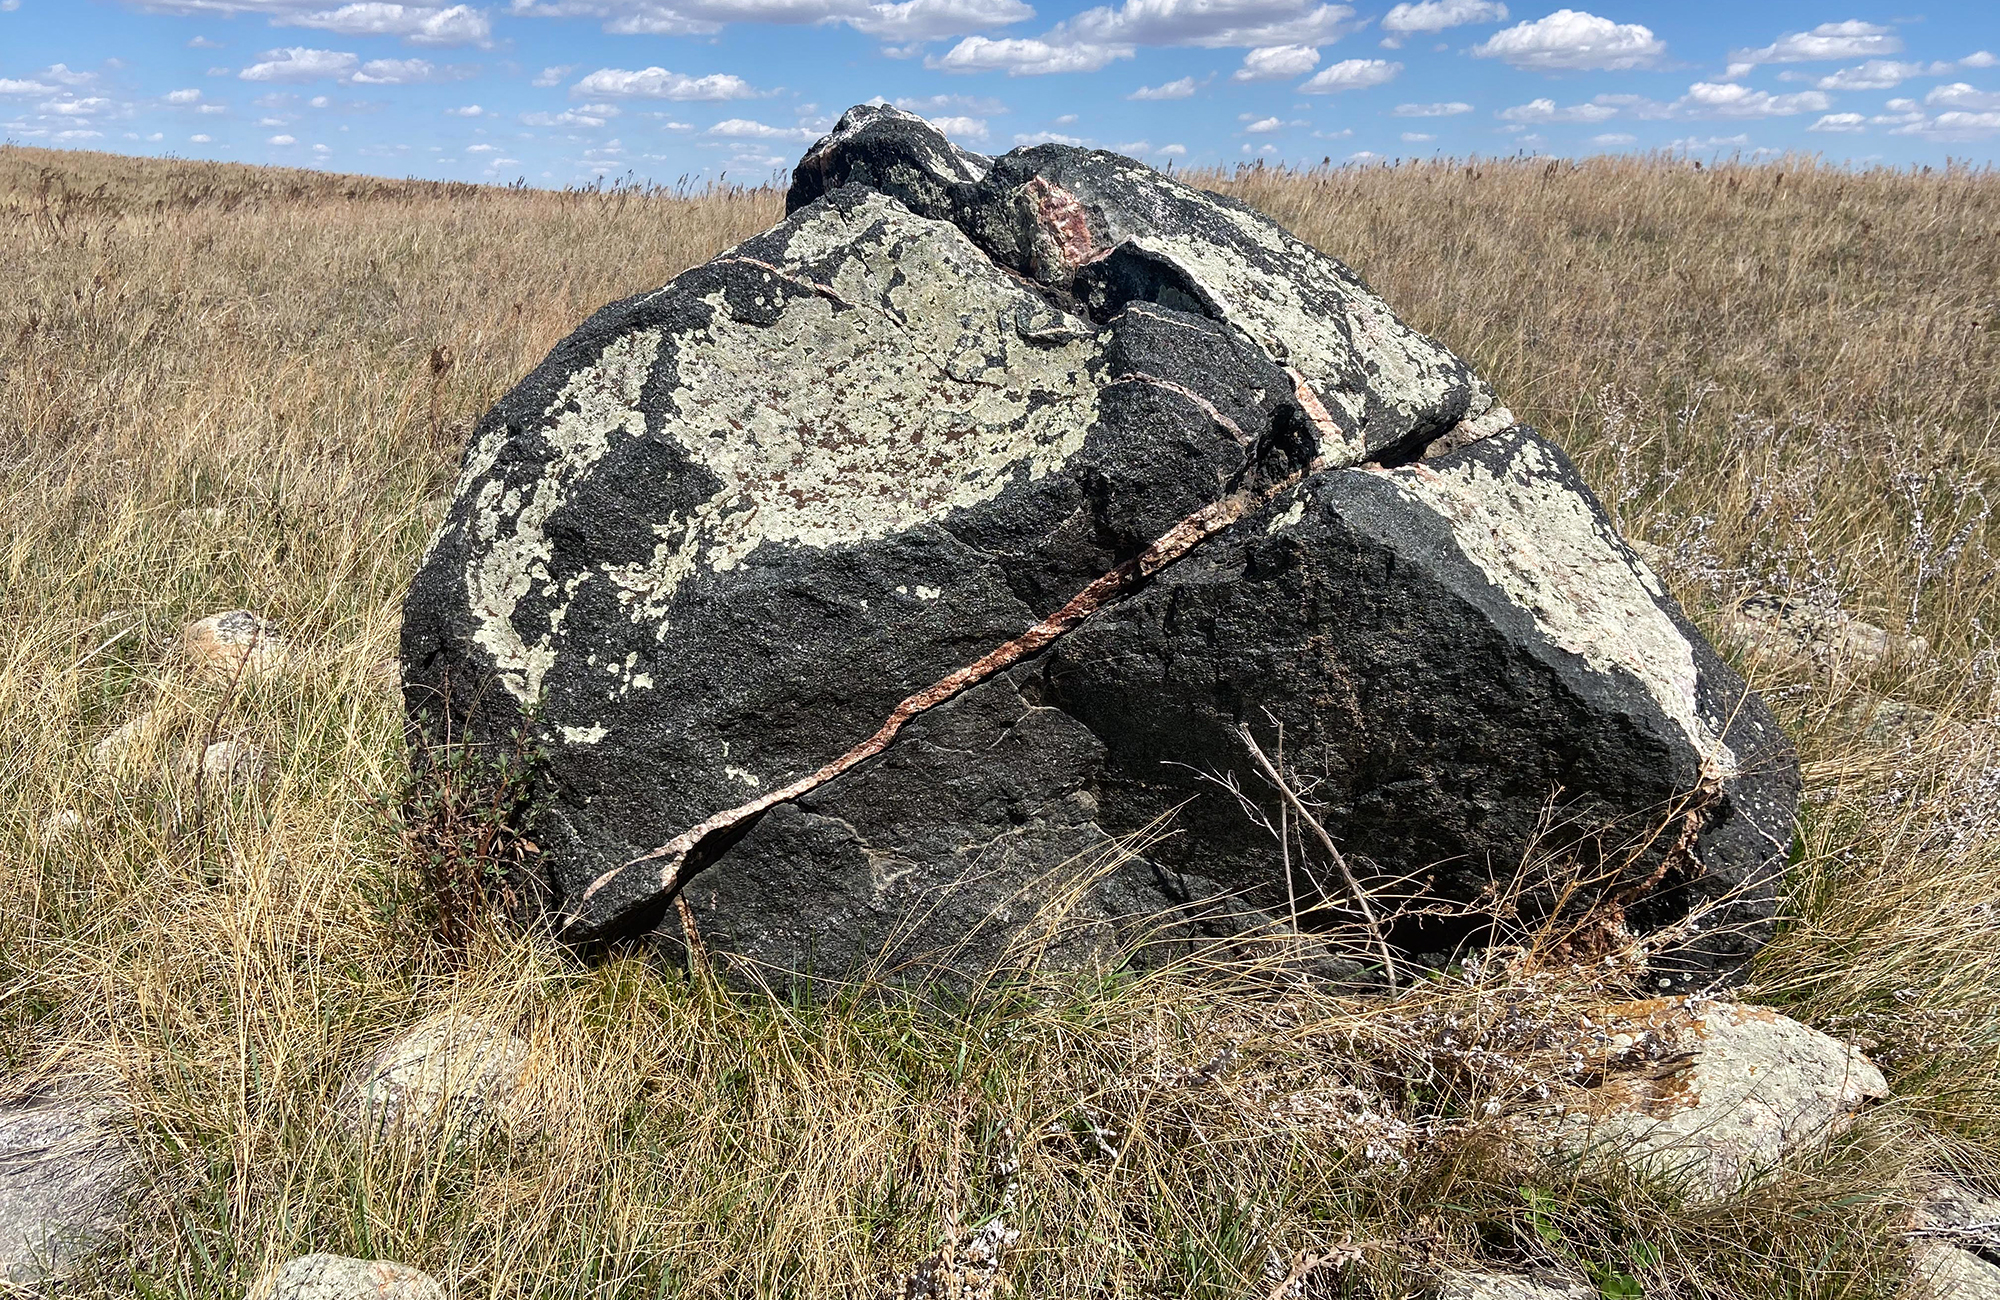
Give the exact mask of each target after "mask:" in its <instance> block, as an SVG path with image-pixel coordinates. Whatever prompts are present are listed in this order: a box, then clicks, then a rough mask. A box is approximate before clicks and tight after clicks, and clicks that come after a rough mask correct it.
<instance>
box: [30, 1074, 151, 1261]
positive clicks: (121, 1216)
mask: <svg viewBox="0 0 2000 1300" xmlns="http://www.w3.org/2000/svg"><path fill="white" fill-rule="evenodd" d="M120 1114H121V1110H120V1107H119V1106H117V1105H115V1104H112V1103H110V1102H106V1101H103V1100H94V1099H90V1098H82V1099H75V1098H60V1097H58V1098H42V1099H38V1100H31V1101H28V1102H25V1103H20V1104H16V1105H12V1106H5V1107H0V1291H4V1290H6V1289H7V1288H8V1286H10V1285H11V1286H18V1287H23V1288H28V1287H33V1286H36V1285H38V1284H40V1283H43V1282H46V1281H48V1280H51V1279H54V1278H59V1277H61V1276H63V1275H64V1274H65V1273H67V1272H68V1271H69V1270H70V1269H72V1268H73V1267H74V1266H75V1265H76V1264H77V1263H78V1262H79V1261H80V1260H82V1259H83V1258H84V1257H86V1256H87V1255H88V1254H89V1253H90V1252H92V1251H93V1250H95V1249H97V1248H98V1247H99V1246H100V1245H102V1244H103V1243H104V1242H105V1241H106V1240H107V1239H108V1238H110V1237H112V1236H114V1235H115V1234H116V1233H117V1232H118V1230H119V1228H120V1227H121V1226H122V1225H123V1224H124V1222H125V1218H126V1214H127V1211H128V1209H129V1207H130V1204H131V1201H132V1198H133V1197H134V1196H135V1195H136V1194H137V1193H138V1191H139V1187H140V1170H139V1164H138V1160H137V1157H136V1156H135V1154H134V1153H133V1151H132V1149H131V1148H130V1147H129V1146H128V1145H127V1144H126V1142H125V1140H124V1138H123V1137H122V1136H121V1134H120V1133H119V1131H118V1126H117V1125H118V1119H119V1116H120Z"/></svg>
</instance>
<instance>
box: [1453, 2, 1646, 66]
mask: <svg viewBox="0 0 2000 1300" xmlns="http://www.w3.org/2000/svg"><path fill="white" fill-rule="evenodd" d="M1472 52H1473V53H1474V54H1476V55H1478V56H1479V57H1480V58H1482V59H1499V60H1501V61H1502V62H1503V63H1507V64H1511V65H1512V66H1514V67H1516V68H1526V69H1529V70H1531V71H1535V72H1570V71H1581V70H1585V69H1596V70H1600V71H1606V72H1619V71H1625V70H1627V69H1631V68H1650V67H1654V66H1655V65H1657V64H1658V63H1659V62H1660V61H1661V60H1662V59H1663V58H1665V57H1666V53H1667V43H1666V42H1665V41H1663V40H1661V39H1660V38H1659V37H1657V36H1655V35H1653V29H1652V28H1650V27H1644V26H1641V25H1640V24H1638V23H1615V22H1612V21H1611V20H1610V19H1609V18H1600V17H1598V16H1597V15H1596V14H1591V13H1585V12H1583V11H1582V10H1580V9H1558V10H1556V11H1555V12H1554V13H1552V14H1550V15H1549V16H1548V17H1546V18H1537V19H1536V20H1535V21H1533V22H1527V23H1519V24H1516V25H1515V26H1513V27H1509V28H1507V29H1506V30H1505V31H1501V32H1495V33H1494V34H1493V35H1492V36H1489V37H1488V38H1487V39H1486V40H1484V41H1482V42H1480V43H1479V44H1478V45H1475V46H1473V47H1472Z"/></svg>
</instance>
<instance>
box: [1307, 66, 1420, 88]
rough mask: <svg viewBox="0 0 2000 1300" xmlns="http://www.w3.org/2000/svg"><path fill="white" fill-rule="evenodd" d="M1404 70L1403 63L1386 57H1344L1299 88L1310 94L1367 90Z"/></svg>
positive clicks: (1393, 77)
mask: <svg viewBox="0 0 2000 1300" xmlns="http://www.w3.org/2000/svg"><path fill="white" fill-rule="evenodd" d="M1402 70H1403V65H1402V64H1400V63H1390V62H1389V61H1387V60H1386V59H1342V60H1341V61H1340V62H1339V63H1336V64H1334V65H1333V66H1332V67H1330V68H1324V69H1322V70H1321V71H1320V72H1319V73H1317V74H1316V75H1314V76H1313V77H1312V78H1310V79H1309V80H1307V81H1306V82H1305V83H1304V84H1302V85H1301V86H1300V87H1299V89H1300V90H1302V91H1304V92H1305V93H1306V94H1308V95H1329V94H1336V93H1338V92H1341V91H1347V90H1366V89H1368V88H1369V87H1370V86H1380V85H1384V84H1386V83H1388V82H1391V81H1394V80H1395V79H1396V74H1397V73H1399V72H1401V71H1402Z"/></svg>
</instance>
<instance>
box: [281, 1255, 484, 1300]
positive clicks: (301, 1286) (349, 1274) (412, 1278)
mask: <svg viewBox="0 0 2000 1300" xmlns="http://www.w3.org/2000/svg"><path fill="white" fill-rule="evenodd" d="M444 1294H445V1291H444V1287H443V1285H442V1284H440V1283H439V1282H438V1280H437V1279H436V1278H434V1277H432V1276H431V1275H430V1274H428V1273H426V1272H424V1271H422V1270H421V1269H415V1268H411V1267H410V1266H409V1265H408V1264H398V1263H396V1262H395V1261H393V1260H387V1259H351V1258H349V1257H347V1256H345V1255H326V1254H320V1255H301V1256H299V1257H298V1258H297V1259H288V1260H286V1261H285V1262H284V1263H282V1264H279V1265H278V1266H277V1267H275V1268H273V1269H272V1270H271V1271H270V1272H268V1273H266V1274H265V1275H264V1276H263V1277H260V1278H258V1279H257V1281H256V1282H254V1283H252V1284H251V1287H250V1290H249V1292H248V1293H247V1300H444Z"/></svg>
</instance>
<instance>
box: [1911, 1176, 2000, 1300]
mask: <svg viewBox="0 0 2000 1300" xmlns="http://www.w3.org/2000/svg"><path fill="white" fill-rule="evenodd" d="M1911 1254H1912V1256H1913V1259H1912V1263H1913V1264H1914V1266H1915V1267H1914V1268H1913V1270H1912V1272H1913V1273H1914V1277H1913V1278H1912V1281H1913V1282H1914V1283H1916V1287H1915V1289H1916V1291H1917V1294H1918V1295H1920V1296H1923V1297H1925V1300H2000V1201H1995V1200H1991V1199H1988V1198H1987V1197H1984V1196H1981V1195H1979V1194H1978V1193H1977V1192H1974V1191H1971V1190H1969V1189H1967V1188H1965V1187H1963V1186H1961V1185H1959V1184H1957V1183H1954V1182H1951V1181H1949V1180H1942V1179H1941V1180H1939V1181H1938V1182H1937V1183H1936V1184H1935V1185H1934V1186H1933V1187H1931V1188H1930V1189H1929V1190H1928V1192H1927V1194H1926V1195H1925V1197H1924V1199H1923V1203H1922V1204H1921V1205H1920V1206H1919V1207H1918V1209H1917V1214H1916V1226H1915V1231H1914V1232H1912V1233H1911Z"/></svg>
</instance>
